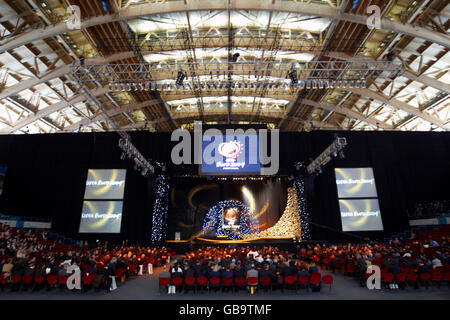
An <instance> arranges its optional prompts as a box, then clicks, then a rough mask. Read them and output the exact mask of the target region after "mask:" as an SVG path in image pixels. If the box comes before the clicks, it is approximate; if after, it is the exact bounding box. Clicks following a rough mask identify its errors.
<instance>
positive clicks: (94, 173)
mask: <svg viewBox="0 0 450 320" xmlns="http://www.w3.org/2000/svg"><path fill="white" fill-rule="evenodd" d="M125 176H126V170H125V169H89V171H88V177H87V179H86V189H85V192H84V199H92V200H95V199H123V193H124V190H125Z"/></svg>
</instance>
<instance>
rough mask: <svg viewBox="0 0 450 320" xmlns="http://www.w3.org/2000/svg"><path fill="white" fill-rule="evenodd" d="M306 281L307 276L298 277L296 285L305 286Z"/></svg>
mask: <svg viewBox="0 0 450 320" xmlns="http://www.w3.org/2000/svg"><path fill="white" fill-rule="evenodd" d="M308 281H309V279H308V277H307V276H300V277H298V279H297V283H298V284H299V285H305V284H307V283H308Z"/></svg>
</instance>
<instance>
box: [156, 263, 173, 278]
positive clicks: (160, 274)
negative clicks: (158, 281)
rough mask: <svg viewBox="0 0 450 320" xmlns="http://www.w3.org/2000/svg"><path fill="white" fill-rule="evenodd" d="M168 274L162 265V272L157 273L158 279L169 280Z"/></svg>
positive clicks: (165, 267)
mask: <svg viewBox="0 0 450 320" xmlns="http://www.w3.org/2000/svg"><path fill="white" fill-rule="evenodd" d="M170 277H171V275H170V272H168V271H167V266H166V265H164V267H163V271H162V272H160V273H159V278H170Z"/></svg>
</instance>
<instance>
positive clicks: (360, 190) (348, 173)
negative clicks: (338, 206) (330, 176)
mask: <svg viewBox="0 0 450 320" xmlns="http://www.w3.org/2000/svg"><path fill="white" fill-rule="evenodd" d="M334 171H335V173H336V185H337V190H338V197H339V198H376V197H377V188H376V186H375V178H374V176H373V170H372V168H335V169H334Z"/></svg>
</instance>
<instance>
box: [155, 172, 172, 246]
mask: <svg viewBox="0 0 450 320" xmlns="http://www.w3.org/2000/svg"><path fill="white" fill-rule="evenodd" d="M155 195H156V198H155V205H154V206H153V222H152V243H159V242H162V241H164V240H165V239H166V234H167V215H168V211H169V178H168V177H167V176H165V175H162V174H160V175H159V176H158V177H157V178H156V190H155Z"/></svg>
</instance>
